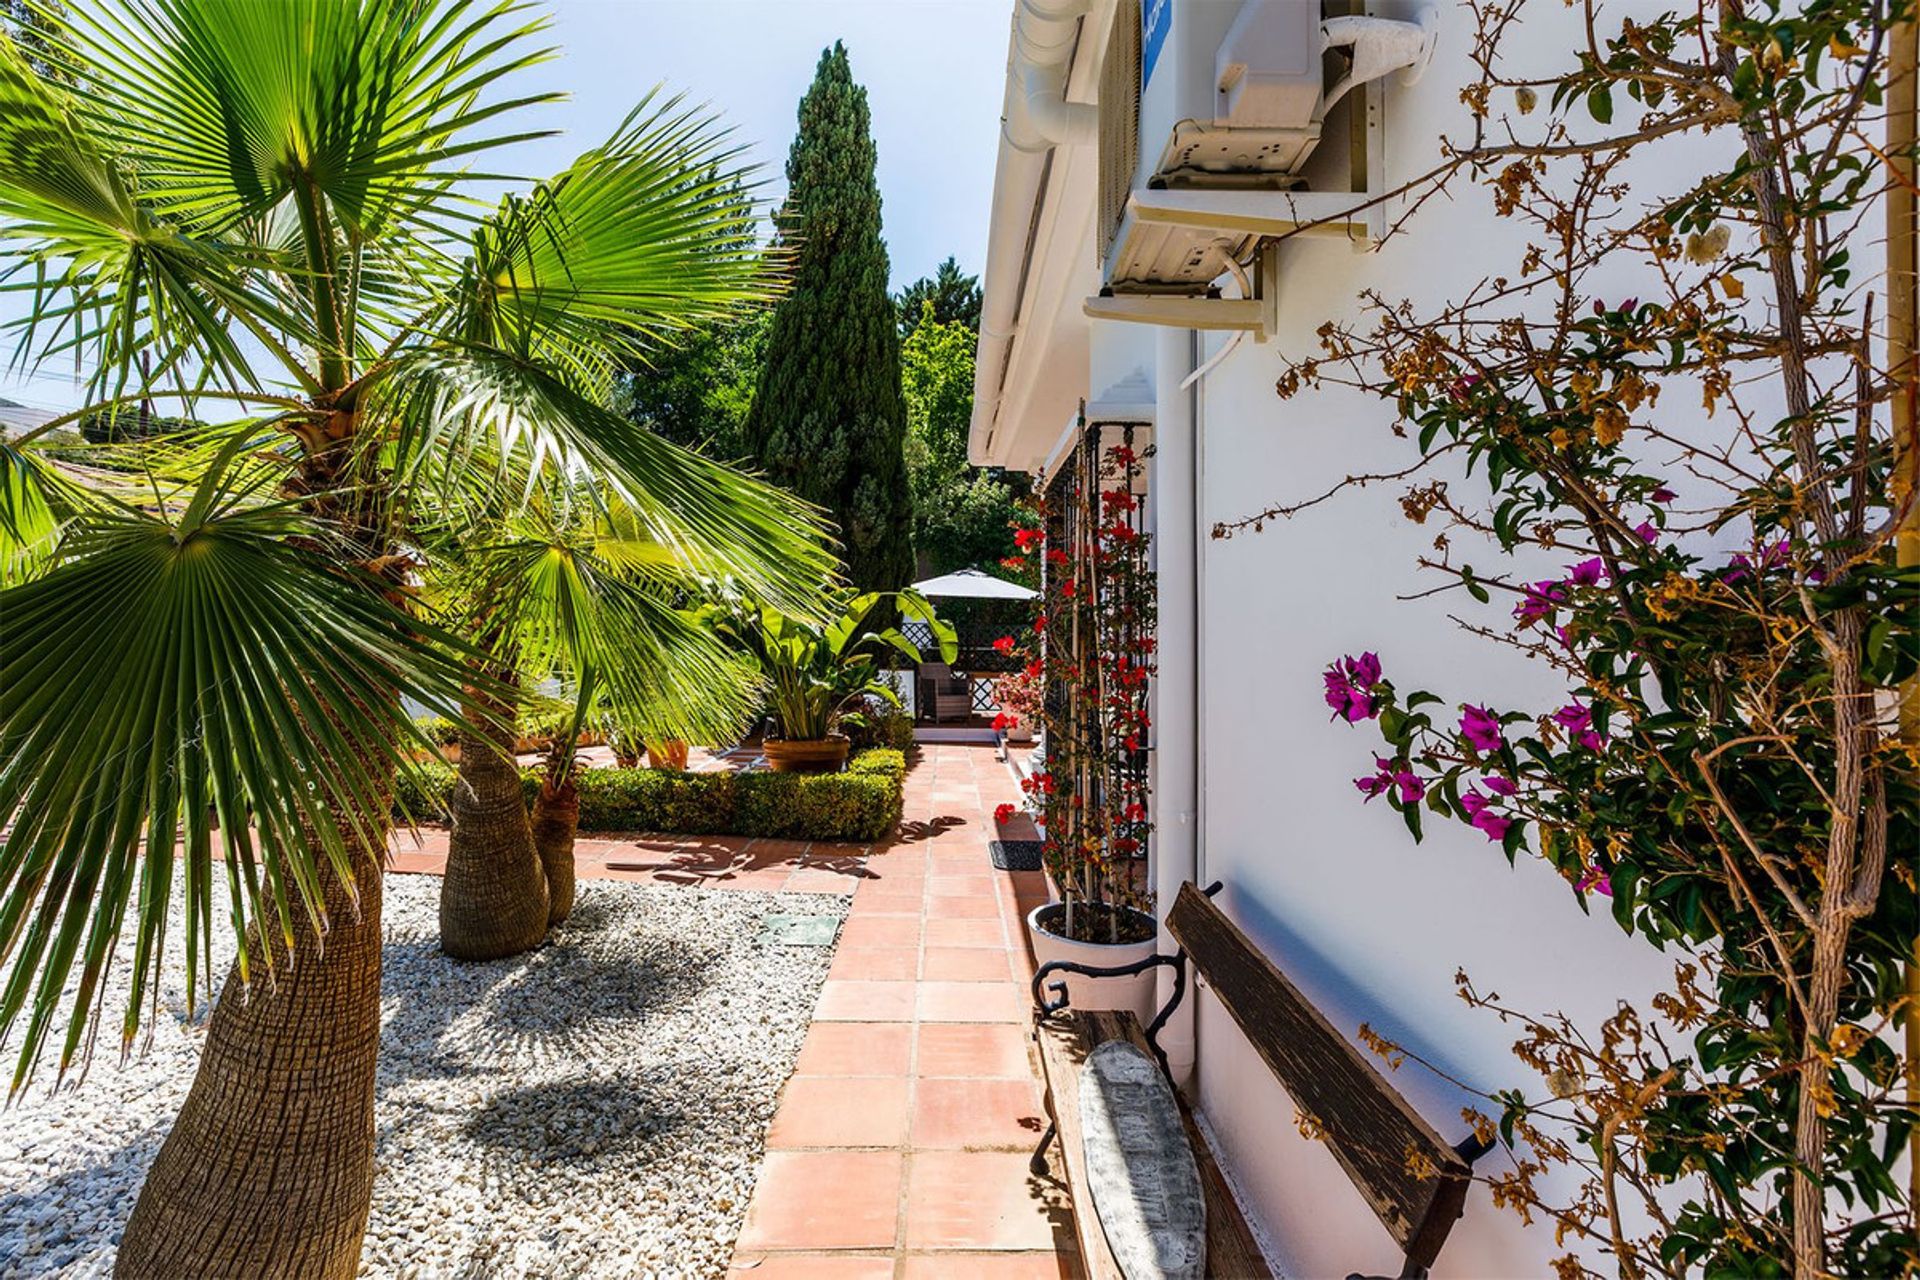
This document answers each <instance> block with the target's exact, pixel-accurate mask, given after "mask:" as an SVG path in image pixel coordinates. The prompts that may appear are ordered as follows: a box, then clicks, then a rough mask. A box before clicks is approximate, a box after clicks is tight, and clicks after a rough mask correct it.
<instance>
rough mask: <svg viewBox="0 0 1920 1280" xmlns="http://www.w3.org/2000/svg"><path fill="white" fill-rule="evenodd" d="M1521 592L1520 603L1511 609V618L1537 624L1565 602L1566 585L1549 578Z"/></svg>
mask: <svg viewBox="0 0 1920 1280" xmlns="http://www.w3.org/2000/svg"><path fill="white" fill-rule="evenodd" d="M1523 592H1524V594H1523V596H1522V598H1521V600H1520V603H1519V604H1517V605H1515V606H1514V607H1513V616H1514V617H1516V618H1518V619H1519V620H1520V621H1522V622H1538V621H1539V620H1540V619H1541V618H1544V617H1546V616H1547V615H1548V614H1550V613H1552V612H1553V611H1554V610H1555V609H1557V608H1559V607H1560V606H1561V605H1563V604H1565V603H1566V602H1567V589H1566V584H1565V583H1564V582H1555V581H1553V580H1552V579H1551V578H1547V579H1543V580H1542V581H1539V582H1536V583H1534V584H1533V585H1532V586H1530V587H1526V588H1523Z"/></svg>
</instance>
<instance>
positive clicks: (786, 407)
mask: <svg viewBox="0 0 1920 1280" xmlns="http://www.w3.org/2000/svg"><path fill="white" fill-rule="evenodd" d="M869 124H870V117H869V115H868V111H867V91H866V90H865V89H863V88H861V87H860V86H859V85H857V84H855V83H854V82H853V73H852V71H851V69H850V68H849V67H848V65H847V51H846V49H845V47H844V46H842V45H841V44H840V43H839V42H837V41H836V42H835V43H834V46H833V48H831V49H828V50H827V51H826V52H824V53H823V54H821V56H820V66H819V69H818V70H817V71H816V72H815V73H814V78H813V84H812V86H811V87H810V88H809V89H808V90H807V93H806V96H805V97H803V98H801V99H800V130H799V134H798V135H797V136H796V137H795V138H794V140H793V150H792V151H791V152H790V153H789V154H788V156H787V182H788V191H787V199H786V202H785V203H784V204H783V205H782V206H781V208H780V212H779V213H778V214H777V215H776V222H775V225H776V228H777V231H778V236H779V240H780V243H781V245H782V247H783V248H784V249H785V250H786V252H787V253H789V254H790V255H791V279H790V288H789V291H788V293H787V295H786V296H785V297H784V298H782V299H781V301H780V304H779V306H778V307H777V308H776V309H775V311H774V315H773V321H772V330H771V332H770V333H769V334H768V337H767V355H766V362H765V364H763V365H762V366H761V370H760V381H759V385H758V386H757V388H756V389H755V392H754V397H753V407H752V408H751V409H750V410H749V411H748V414H747V421H746V432H745V434H746V440H747V444H748V446H749V447H750V448H751V449H752V450H753V452H754V455H755V456H756V458H757V459H758V460H759V463H760V466H761V468H762V469H763V470H764V471H765V472H766V473H767V475H768V476H770V477H771V478H772V479H774V480H775V481H777V482H778V483H780V484H783V485H785V486H787V487H788V488H789V489H792V490H793V491H794V492H796V493H798V494H799V495H801V496H802V497H804V498H806V499H807V500H809V501H810V502H813V503H815V504H817V505H819V506H821V507H823V508H825V509H826V510H827V512H828V513H829V514H830V515H831V516H832V517H833V518H834V520H835V521H837V522H838V524H839V526H840V538H841V542H842V543H843V554H844V555H845V557H846V561H847V577H848V579H849V581H851V582H852V584H853V585H854V586H856V587H858V588H860V589H862V590H888V589H892V588H895V587H901V586H905V585H906V584H907V582H908V581H909V580H910V579H911V577H912V574H913V501H912V498H911V496H910V495H909V493H908V489H907V468H906V459H905V450H904V445H905V439H906V430H907V406H906V398H905V396H904V395H903V394H902V393H901V389H900V339H899V334H898V330H897V328H896V324H895V314H894V307H893V302H892V299H891V298H889V296H888V294H887V247H886V244H885V242H884V241H882V240H881V238H880V187H879V183H878V182H877V181H876V180H875V178H874V159H875V152H874V145H873V135H872V131H871V129H870V127H869Z"/></svg>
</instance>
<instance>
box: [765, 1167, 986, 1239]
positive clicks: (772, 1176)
mask: <svg viewBox="0 0 1920 1280" xmlns="http://www.w3.org/2000/svg"><path fill="white" fill-rule="evenodd" d="M902 1165H903V1162H902V1160H901V1156H900V1153H899V1152H897V1151H769V1152H768V1153H767V1157H766V1161H765V1163H764V1164H762V1165H761V1167H760V1180H759V1183H758V1185H756V1186H755V1188H754V1193H753V1203H752V1204H751V1205H750V1206H749V1207H748V1209H747V1221H746V1225H745V1226H744V1227H742V1228H741V1231H740V1241H739V1245H738V1246H737V1247H738V1248H739V1249H740V1250H741V1251H742V1252H743V1253H744V1252H748V1251H751V1250H755V1249H795V1250H803V1249H888V1248H892V1247H893V1243H894V1229H895V1226H896V1224H897V1222H898V1219H899V1215H900V1179H901V1175H902V1171H903V1169H902ZM1023 1167H1024V1166H1023ZM827 1189H831V1193H830V1194H828V1193H827Z"/></svg>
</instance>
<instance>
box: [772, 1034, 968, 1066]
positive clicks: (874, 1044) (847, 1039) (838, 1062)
mask: <svg viewBox="0 0 1920 1280" xmlns="http://www.w3.org/2000/svg"><path fill="white" fill-rule="evenodd" d="M942 1029H943V1030H945V1029H947V1028H942ZM913 1033H914V1027H913V1024H911V1023H907V1022H816V1023H814V1024H813V1026H812V1028H811V1029H809V1030H808V1032H807V1038H806V1041H805V1043H803V1044H802V1045H801V1046H800V1059H799V1061H797V1062H795V1063H794V1064H793V1073H794V1075H796V1076H904V1075H906V1074H907V1070H908V1066H909V1063H910V1062H911V1059H912V1052H913Z"/></svg>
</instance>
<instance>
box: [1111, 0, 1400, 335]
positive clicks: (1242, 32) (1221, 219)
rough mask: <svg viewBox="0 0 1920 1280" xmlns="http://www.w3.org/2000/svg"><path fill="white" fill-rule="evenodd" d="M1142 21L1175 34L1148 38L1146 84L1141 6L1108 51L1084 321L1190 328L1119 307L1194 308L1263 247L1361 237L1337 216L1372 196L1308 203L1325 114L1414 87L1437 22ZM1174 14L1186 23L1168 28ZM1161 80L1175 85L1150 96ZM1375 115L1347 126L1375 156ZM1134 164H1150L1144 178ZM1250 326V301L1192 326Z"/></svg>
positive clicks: (1313, 6) (1356, 224)
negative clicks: (1099, 280) (1180, 300)
mask: <svg viewBox="0 0 1920 1280" xmlns="http://www.w3.org/2000/svg"><path fill="white" fill-rule="evenodd" d="M1335 3H1337V4H1338V3H1343V0H1335ZM1145 7H1146V8H1148V9H1153V8H1156V7H1159V8H1161V10H1162V12H1161V13H1160V14H1159V15H1157V17H1158V20H1159V21H1161V22H1164V23H1166V24H1167V25H1168V27H1169V28H1170V30H1165V31H1162V32H1157V33H1156V34H1157V35H1159V37H1160V39H1161V40H1162V41H1163V43H1162V45H1161V47H1160V48H1159V49H1158V50H1157V51H1154V53H1152V54H1148V55H1145V56H1147V57H1148V58H1149V59H1150V60H1149V61H1148V62H1147V63H1146V66H1147V71H1148V75H1142V73H1141V69H1142V65H1143V64H1142V59H1143V51H1142V47H1141V39H1140V26H1139V24H1140V8H1141V6H1136V5H1134V4H1131V3H1127V2H1126V0H1122V3H1121V4H1120V5H1119V7H1118V9H1117V11H1116V12H1115V16H1114V29H1113V31H1112V33H1111V34H1110V36H1109V39H1108V44H1107V61H1106V64H1105V66H1104V67H1103V74H1102V76H1101V94H1100V104H1099V110H1100V114H1101V126H1100V150H1101V156H1100V169H1101V182H1102V192H1101V197H1102V198H1101V218H1102V226H1101V231H1102V235H1101V237H1100V252H1101V254H1102V258H1103V261H1102V276H1103V279H1104V282H1105V288H1104V289H1103V291H1102V293H1103V298H1102V299H1092V300H1089V303H1088V308H1087V310H1088V314H1090V315H1093V314H1097V315H1101V316H1103V317H1105V318H1111V319H1145V318H1149V317H1150V316H1158V315H1160V314H1163V313H1164V314H1165V315H1169V316H1171V315H1173V314H1174V311H1177V312H1178V318H1177V319H1155V321H1154V322H1157V323H1179V324H1182V325H1185V324H1189V323H1191V322H1192V320H1193V317H1194V315H1195V314H1196V309H1195V308H1193V307H1180V308H1175V309H1174V310H1173V311H1169V310H1167V309H1166V308H1159V309H1157V310H1156V309H1155V308H1154V307H1152V306H1151V305H1149V304H1147V303H1144V302H1130V301H1128V300H1127V299H1128V295H1139V296H1144V297H1151V296H1161V297H1165V296H1167V295H1173V296H1175V297H1184V298H1194V297H1198V296H1205V295H1206V294H1207V293H1208V292H1209V291H1210V290H1211V288H1212V286H1213V284H1214V282H1215V281H1217V280H1218V279H1219V278H1220V277H1221V276H1222V275H1223V274H1225V273H1227V272H1229V271H1230V270H1237V268H1238V265H1239V264H1240V263H1243V262H1246V261H1248V260H1249V259H1250V258H1251V257H1252V255H1253V251H1254V247H1255V246H1256V245H1257V243H1258V242H1259V241H1260V240H1261V239H1262V238H1263V237H1266V236H1274V235H1283V234H1287V233H1289V232H1291V231H1297V230H1299V229H1301V228H1302V227H1306V226H1309V225H1313V224H1319V223H1322V222H1323V221H1324V226H1323V227H1320V228H1317V229H1320V230H1322V231H1323V232H1324V233H1327V234H1334V235H1341V236H1347V237H1349V238H1364V237H1365V235H1366V234H1367V229H1368V223H1367V219H1366V217H1365V216H1364V215H1355V216H1354V217H1353V218H1343V217H1341V216H1339V215H1340V213H1341V211H1342V210H1344V209H1350V208H1352V207H1354V206H1356V205H1360V204H1364V203H1365V202H1366V200H1367V192H1366V190H1364V189H1357V188H1371V187H1372V186H1373V185H1374V184H1373V182H1372V181H1371V180H1369V181H1366V182H1363V183H1360V184H1353V183H1344V184H1342V186H1343V188H1344V189H1342V190H1338V191H1313V190H1310V189H1308V183H1307V181H1306V178H1305V177H1304V173H1305V170H1306V168H1307V164H1308V161H1309V160H1310V159H1311V158H1312V156H1313V154H1314V151H1315V149H1316V148H1317V147H1318V146H1319V145H1320V141H1321V135H1322V131H1323V128H1325V127H1326V126H1327V125H1328V122H1329V119H1330V117H1329V112H1330V111H1331V110H1332V108H1334V107H1335V106H1337V105H1339V104H1340V103H1342V102H1343V101H1346V100H1348V98H1349V95H1350V93H1351V92H1352V91H1353V90H1354V89H1356V88H1359V87H1361V86H1366V85H1370V84H1372V83H1373V82H1375V81H1378V80H1379V79H1381V78H1382V77H1384V76H1386V75H1388V74H1390V73H1392V72H1395V71H1398V72H1400V73H1401V74H1402V79H1403V81H1410V80H1411V79H1413V78H1415V77H1417V76H1418V74H1419V73H1420V71H1421V70H1423V69H1424V68H1425V66H1426V63H1427V61H1428V59H1429V58H1430V57H1431V56H1432V51H1433V40H1434V17H1433V15H1432V14H1431V13H1428V14H1426V15H1425V16H1424V17H1423V18H1422V20H1420V21H1417V22H1408V21H1400V20H1396V19H1391V18H1383V17H1375V16H1371V15H1368V14H1348V13H1335V14H1331V15H1328V14H1327V13H1325V11H1324V10H1323V8H1322V4H1321V0H1245V2H1244V3H1243V4H1241V6H1240V7H1239V9H1238V11H1237V12H1234V13H1233V15H1232V20H1231V22H1230V23H1228V24H1227V25H1226V26H1225V28H1224V31H1222V29H1221V27H1220V24H1219V22H1218V21H1216V20H1213V15H1214V14H1217V13H1219V12H1220V11H1219V10H1218V9H1215V8H1214V7H1213V6H1192V7H1191V8H1187V7H1186V6H1178V5H1175V4H1172V3H1166V4H1164V5H1159V6H1156V5H1155V4H1154V3H1152V0H1149V4H1148V5H1147V6H1145ZM1180 9H1187V11H1186V12H1185V13H1181V14H1179V15H1178V17H1177V18H1176V16H1175V15H1176V11H1178V10H1180ZM1222 17H1224V15H1222ZM1210 21H1211V22H1212V25H1211V26H1210V25H1209V22H1210ZM1209 70H1210V72H1211V76H1210V80H1208V81H1206V82H1202V80H1201V77H1202V76H1205V75H1206V74H1207V72H1208V71H1209ZM1148 76H1151V77H1152V80H1149V79H1148ZM1162 76H1166V77H1169V79H1170V83H1169V82H1159V83H1156V81H1158V78H1159V77H1162ZM1143 84H1144V85H1145V86H1146V87H1145V88H1144V89H1143V88H1142V85H1143ZM1371 107H1377V98H1376V96H1375V95H1369V94H1365V93H1363V94H1362V95H1361V96H1360V99H1359V100H1357V101H1356V105H1355V109H1354V110H1353V111H1352V113H1351V115H1350V116H1349V122H1350V129H1351V130H1357V131H1361V132H1362V134H1363V136H1364V138H1365V141H1366V142H1367V144H1368V149H1369V152H1370V153H1372V154H1373V155H1376V156H1377V153H1378V146H1379V139H1378V137H1377V134H1378V132H1379V120H1378V111H1377V109H1371ZM1143 153H1144V154H1146V155H1150V156H1152V157H1153V160H1152V163H1151V165H1142V164H1141V163H1140V160H1141V158H1142V155H1143ZM1377 167H1378V166H1377V165H1376V166H1370V168H1377ZM1368 177H1369V179H1371V177H1372V174H1371V172H1370V173H1369V175H1368ZM1328 219H1331V221H1326V220H1328ZM1109 298H1111V299H1112V301H1111V302H1108V301H1106V299H1109ZM1229 301H1238V300H1229ZM1254 311H1255V309H1254V308H1253V307H1252V304H1251V300H1248V306H1246V307H1242V308H1233V309H1229V310H1220V311H1218V313H1217V314H1218V315H1219V320H1218V322H1217V323H1215V324H1213V325H1210V326H1200V327H1218V328H1245V327H1254V326H1255V323H1256V322H1255V320H1254V318H1253V317H1254ZM1134 313H1137V314H1134ZM1236 313H1237V314H1236Z"/></svg>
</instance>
